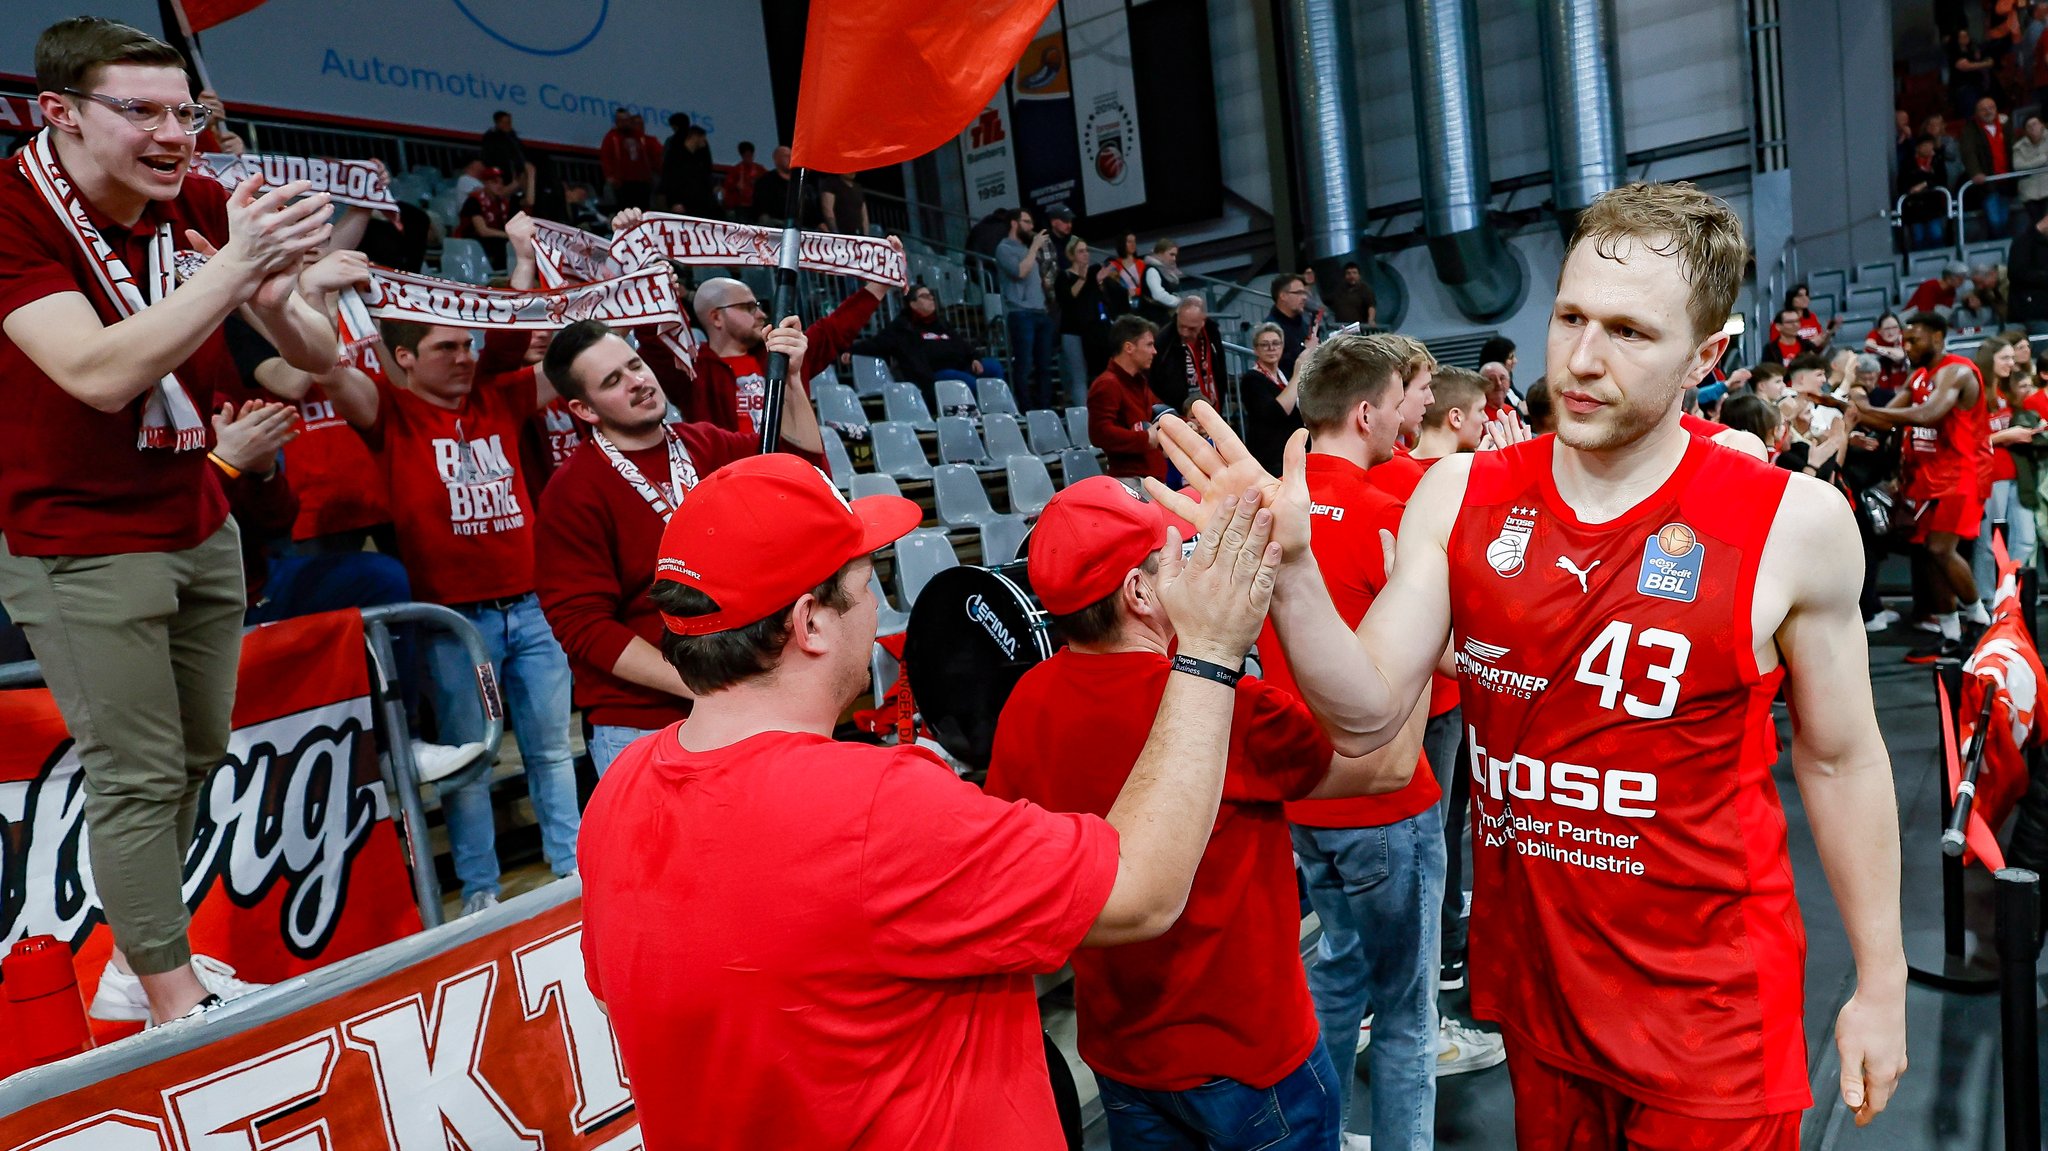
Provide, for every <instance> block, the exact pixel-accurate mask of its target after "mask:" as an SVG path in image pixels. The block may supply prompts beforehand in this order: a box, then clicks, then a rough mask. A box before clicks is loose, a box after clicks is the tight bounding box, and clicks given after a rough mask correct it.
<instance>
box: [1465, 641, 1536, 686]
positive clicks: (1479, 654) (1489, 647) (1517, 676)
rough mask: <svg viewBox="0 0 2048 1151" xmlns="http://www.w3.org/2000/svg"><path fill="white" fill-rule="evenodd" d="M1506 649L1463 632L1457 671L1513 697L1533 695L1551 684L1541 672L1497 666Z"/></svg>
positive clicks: (1482, 684)
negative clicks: (1465, 634)
mask: <svg viewBox="0 0 2048 1151" xmlns="http://www.w3.org/2000/svg"><path fill="white" fill-rule="evenodd" d="M1508 650H1509V649H1507V648H1505V647H1501V646H1499V645H1498V644H1491V643H1482V642H1480V641H1479V640H1478V639H1475V638H1473V637H1471V636H1466V637H1465V642H1464V643H1463V644H1462V645H1460V646H1459V648H1458V650H1457V652H1456V655H1455V658H1456V660H1457V664H1458V674H1460V675H1463V676H1469V677H1470V678H1471V679H1472V680H1473V681H1474V682H1475V683H1477V684H1478V685H1479V686H1480V687H1483V688H1485V689H1486V690H1487V691H1496V692H1501V693H1504V694H1506V695H1511V696H1513V697H1515V698H1516V699H1533V698H1535V697H1536V695H1537V694H1538V693H1540V692H1542V691H1543V689H1544V688H1547V687H1549V686H1550V681H1549V680H1547V679H1545V678H1543V677H1542V676H1540V675H1528V674H1525V673H1523V672H1519V671H1515V670H1512V669H1510V668H1505V667H1500V666H1498V662H1499V661H1500V660H1501V659H1502V658H1504V657H1505V656H1506V655H1507V654H1508Z"/></svg>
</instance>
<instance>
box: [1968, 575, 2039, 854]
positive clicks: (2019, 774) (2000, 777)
mask: <svg viewBox="0 0 2048 1151" xmlns="http://www.w3.org/2000/svg"><path fill="white" fill-rule="evenodd" d="M1990 543H1991V554H1992V556H1993V557H1995V558H1996V559H1997V560H1998V593H1997V595H1996V597H1995V598H1994V599H1993V600H1992V605H1991V626H1990V627H1989V628H1987V629H1985V632H1984V638H1982V639H1980V640H1978V641H1977V650H1975V651H1973V652H1971V653H1970V658H1969V660H1968V661H1967V662H1965V663H1964V664H1963V701H1962V703H1963V708H1962V712H1963V716H1964V722H1963V730H1962V733H1961V735H1960V736H1959V737H1958V739H1957V740H1956V741H1955V743H1954V746H1955V747H1967V746H1969V743H1970V738H1971V736H1973V735H1974V734H1976V726H1977V716H1978V715H1980V714H1982V713H1983V710H1984V698H1985V693H1986V692H1990V693H1991V698H1992V704H1991V722H1990V723H1989V724H1988V725H1987V726H1986V729H1985V732H1984V763H1983V766H1982V767H1980V768H1979V769H1978V771H1977V798H1976V800H1975V801H1974V803H1973V805H1972V807H1971V810H1970V827H1969V829H1968V839H1969V851H1968V852H1967V853H1966V856H1965V858H1976V859H1982V860H1984V861H1985V863H1986V865H1987V866H1990V867H1993V868H1996V867H1997V866H1999V865H2000V862H2001V860H2000V857H1999V853H1998V841H1997V839H1996V838H1995V837H1994V836H1993V830H1994V829H1995V828H1997V827H1998V825H1999V824H2001V823H2004V822H2005V817H2006V816H2008V815H2010V814H2012V809H2013V806H2014V805H2015V804H2017V803H2018V802H2019V799H2020V796H2021V795H2022V794H2023V793H2025V791H2026V790H2027V782H2028V777H2027V761H2026V746H2027V742H2028V740H2029V739H2030V738H2031V736H2032V735H2033V732H2034V727H2035V722H2036V719H2037V717H2038V716H2039V714H2040V710H2039V709H2040V692H2041V683H2042V680H2043V678H2044V673H2043V671H2042V667H2041V655H2040V653H2039V652H2038V651H2036V650H2035V648H2034V641H2033V640H2032V639H2031V638H2029V637H2028V635H2027V627H2026V624H2025V622H2024V621H2023V620H2022V619H2021V618H2020V616H2021V610H2020V599H2019V565H2018V564H2016V563H2014V562H2013V561H2012V559H2011V558H2010V557H2009V556H2007V555H2006V551H2005V540H2004V539H2003V538H2001V537H1999V536H1996V535H1994V536H1993V537H1992V539H1991V541H1990ZM1959 766H1960V765H1957V767H1955V768H1951V771H1950V780H1949V794H1950V797H1951V798H1953V797H1954V795H1955V790H1956V783H1957V781H1958V780H1959V779H1960V778H1961V774H1960V771H1959V770H1958V768H1959ZM1987 848H1988V849H1987Z"/></svg>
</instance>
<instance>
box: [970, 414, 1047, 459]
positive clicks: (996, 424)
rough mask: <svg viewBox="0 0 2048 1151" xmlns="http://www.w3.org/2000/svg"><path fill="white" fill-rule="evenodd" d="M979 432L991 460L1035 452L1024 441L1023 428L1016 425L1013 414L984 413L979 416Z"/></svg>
mask: <svg viewBox="0 0 2048 1151" xmlns="http://www.w3.org/2000/svg"><path fill="white" fill-rule="evenodd" d="M981 434H982V438H983V439H984V440H986V441H987V443H988V455H989V458H990V459H992V460H1002V459H1007V458H1009V457H1010V456H1030V455H1036V454H1037V453H1036V452H1033V451H1032V450H1031V445H1029V444H1027V443H1025V442H1024V432H1023V429H1021V428H1019V427H1018V426H1017V417H1015V416H1011V415H1005V414H1003V413H1001V412H986V413H984V414H983V415H982V417H981Z"/></svg>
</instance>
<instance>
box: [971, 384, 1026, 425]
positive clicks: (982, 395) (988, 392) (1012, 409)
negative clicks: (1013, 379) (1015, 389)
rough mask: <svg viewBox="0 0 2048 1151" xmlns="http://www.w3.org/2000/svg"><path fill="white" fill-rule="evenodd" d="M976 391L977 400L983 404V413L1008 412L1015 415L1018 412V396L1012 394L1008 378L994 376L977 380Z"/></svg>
mask: <svg viewBox="0 0 2048 1151" xmlns="http://www.w3.org/2000/svg"><path fill="white" fill-rule="evenodd" d="M974 392H975V398H976V400H977V401H978V402H979V403H980V404H981V414H983V415H987V414H988V413H990V412H1007V413H1009V414H1010V415H1013V416H1014V415H1016V414H1017V397H1016V396H1013V395H1011V394H1010V383H1009V381H1008V380H999V379H996V378H994V377H990V378H988V379H985V380H976V381H974Z"/></svg>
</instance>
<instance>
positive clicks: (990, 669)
mask: <svg viewBox="0 0 2048 1151" xmlns="http://www.w3.org/2000/svg"><path fill="white" fill-rule="evenodd" d="M1051 655H1052V637H1051V635H1050V634H1048V632H1047V628H1046V614H1045V612H1043V611H1041V610H1039V608H1038V606H1037V605H1036V604H1035V603H1033V602H1032V599H1031V597H1030V596H1029V595H1028V594H1027V593H1026V592H1025V591H1024V589H1023V588H1022V587H1020V586H1018V584H1017V581H1015V580H1013V579H1011V578H1009V576H1007V575H1004V574H1001V573H999V572H996V571H990V570H988V569H986V568H975V567H956V568H948V569H946V570H945V571H942V572H940V573H939V574H937V575H935V576H933V577H932V579H931V582H930V583H928V584H926V585H925V586H924V590H923V591H921V592H919V593H918V595H917V603H916V604H915V605H914V606H912V607H911V609H910V624H909V626H908V627H907V628H906V629H905V632H904V636H903V663H904V666H905V668H906V669H907V671H908V673H909V676H910V694H911V696H912V698H914V699H915V700H916V701H917V708H918V711H919V712H920V713H921V714H922V715H923V717H924V725H925V727H926V728H927V729H928V730H929V731H930V732H931V733H932V738H934V739H936V740H938V741H939V745H940V746H941V747H944V748H945V749H946V752H947V753H948V754H949V755H951V756H953V758H955V759H957V760H959V761H960V762H962V763H964V764H967V765H968V766H969V767H971V768H974V769H975V770H976V771H985V770H987V768H988V761H989V755H990V753H991V751H992V750H993V749H994V747H995V739H996V717H997V716H999V715H1001V714H1002V710H1003V704H1004V702H1005V701H1007V700H1008V699H1009V698H1010V691H1011V689H1012V688H1014V687H1016V686H1017V681H1018V680H1019V679H1021V678H1023V676H1024V673H1025V672H1026V671H1029V670H1030V669H1031V668H1032V667H1033V666H1035V665H1036V664H1037V663H1038V662H1039V661H1041V660H1044V659H1047V658H1050V657H1051Z"/></svg>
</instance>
